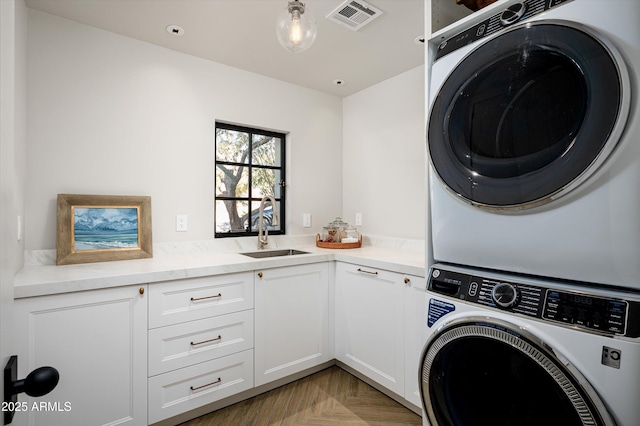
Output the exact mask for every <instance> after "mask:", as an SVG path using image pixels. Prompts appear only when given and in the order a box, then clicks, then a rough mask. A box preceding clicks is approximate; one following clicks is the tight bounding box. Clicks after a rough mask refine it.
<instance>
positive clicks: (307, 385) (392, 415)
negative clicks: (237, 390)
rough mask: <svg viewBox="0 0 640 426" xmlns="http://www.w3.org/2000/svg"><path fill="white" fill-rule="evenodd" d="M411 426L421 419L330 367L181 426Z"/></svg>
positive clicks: (354, 378) (351, 377)
mask: <svg viewBox="0 0 640 426" xmlns="http://www.w3.org/2000/svg"><path fill="white" fill-rule="evenodd" d="M222 425H224V426H236V425H237V426H350V425H353V426H362V425H368V426H392V425H393V426H412V425H416V426H418V425H422V420H421V419H420V416H418V415H416V414H415V413H414V412H412V411H410V410H408V409H407V408H405V407H403V406H402V405H400V404H399V403H397V402H396V401H394V400H393V399H391V398H389V397H387V396H386V395H384V394H383V393H381V392H379V391H377V390H376V389H374V388H373V387H371V386H369V385H368V384H366V383H365V382H363V381H361V380H359V379H358V378H356V377H354V376H353V375H351V374H349V373H347V372H346V371H344V370H342V369H341V368H339V367H335V366H334V367H331V368H327V369H326V370H322V371H320V372H318V373H316V374H313V375H311V376H308V377H305V378H303V379H300V380H298V381H296V382H293V383H290V384H288V385H285V386H281V387H279V388H277V389H273V390H272V391H270V392H266V393H264V394H261V395H258V396H256V397H254V398H251V399H248V400H246V401H242V402H239V403H237V404H234V405H232V406H230V407H226V408H223V409H221V410H218V411H214V412H213V413H210V414H207V415H205V416H202V417H199V418H197V419H194V420H191V421H189V422H186V423H182V424H181V425H180V426H222Z"/></svg>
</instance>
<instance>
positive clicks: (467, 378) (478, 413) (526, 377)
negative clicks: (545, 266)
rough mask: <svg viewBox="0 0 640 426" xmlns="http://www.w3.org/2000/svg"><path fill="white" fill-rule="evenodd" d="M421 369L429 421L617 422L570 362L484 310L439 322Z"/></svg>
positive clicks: (469, 424)
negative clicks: (476, 314)
mask: <svg viewBox="0 0 640 426" xmlns="http://www.w3.org/2000/svg"><path fill="white" fill-rule="evenodd" d="M420 376H421V377H422V384H421V394H422V396H423V408H424V409H425V413H426V415H427V418H428V421H429V424H431V425H432V426H437V425H453V424H455V425H461V426H474V425H478V426H480V425H489V424H490V425H495V426H507V425H509V426H511V425H512V426H538V425H564V426H572V425H576V426H578V425H613V424H615V423H614V422H613V420H612V419H611V417H610V416H609V414H608V413H607V412H606V410H605V409H604V404H603V402H602V401H601V400H600V398H599V397H598V395H597V394H596V392H595V390H594V389H593V388H592V387H591V386H590V385H589V383H588V382H587V380H586V379H585V378H584V377H583V376H582V374H581V373H580V372H579V371H578V370H577V369H576V368H575V367H574V366H573V365H571V364H570V363H569V362H568V361H566V360H565V361H564V362H563V361H561V360H560V359H559V357H558V356H556V355H555V353H554V352H553V351H552V350H550V349H549V347H548V346H547V345H546V344H545V343H544V342H543V341H541V340H540V339H538V338H536V337H535V336H533V335H531V334H530V333H528V332H526V331H525V330H524V329H523V328H521V327H517V326H515V325H512V324H510V323H508V322H506V321H503V320H498V319H496V318H491V317H488V316H487V317H484V316H483V317H468V318H464V317H463V318H459V319H458V320H454V321H451V322H450V323H448V324H447V325H446V326H444V327H442V326H441V328H440V329H439V331H438V333H437V334H436V335H434V336H433V337H432V338H431V339H430V340H429V342H428V343H427V345H426V346H425V349H424V351H423V354H422V360H421V372H420Z"/></svg>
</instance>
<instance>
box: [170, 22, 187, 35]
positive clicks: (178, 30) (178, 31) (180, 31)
mask: <svg viewBox="0 0 640 426" xmlns="http://www.w3.org/2000/svg"><path fill="white" fill-rule="evenodd" d="M167 32H168V33H169V34H171V35H174V36H181V35H184V28H182V27H180V26H178V25H169V26H167Z"/></svg>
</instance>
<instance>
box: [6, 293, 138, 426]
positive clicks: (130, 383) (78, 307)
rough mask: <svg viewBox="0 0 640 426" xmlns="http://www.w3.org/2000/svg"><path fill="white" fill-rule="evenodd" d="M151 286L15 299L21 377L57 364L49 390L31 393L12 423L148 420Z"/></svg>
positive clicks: (95, 424)
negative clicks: (56, 377) (56, 375)
mask: <svg viewBox="0 0 640 426" xmlns="http://www.w3.org/2000/svg"><path fill="white" fill-rule="evenodd" d="M146 288H147V286H146V285H143V286H127V287H117V288H110V289H104V290H91V291H81V292H75V293H66V294H58V295H52V296H42V297H33V298H25V299H18V300H16V301H15V304H14V331H15V332H16V336H17V339H16V343H17V349H18V351H17V352H18V353H17V355H18V370H19V371H18V377H19V378H24V377H25V376H26V375H27V374H28V373H29V372H31V371H32V370H34V369H35V368H38V367H43V366H51V367H54V368H56V369H57V370H58V373H59V374H60V381H59V382H58V385H57V386H56V388H55V389H54V390H53V391H52V392H51V393H49V394H47V395H45V396H43V397H40V398H32V397H27V396H26V394H20V395H19V396H18V401H20V402H26V404H27V408H28V409H27V410H26V412H18V413H16V414H15V417H14V419H13V423H12V425H16V426H22V425H27V424H28V425H30V426H88V425H92V426H99V425H127V426H144V425H147V397H146V392H147V300H146V299H147V291H146Z"/></svg>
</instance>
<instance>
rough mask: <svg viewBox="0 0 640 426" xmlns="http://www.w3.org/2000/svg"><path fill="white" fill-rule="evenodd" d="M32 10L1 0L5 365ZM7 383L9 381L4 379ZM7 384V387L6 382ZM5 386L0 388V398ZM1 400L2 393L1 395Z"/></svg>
mask: <svg viewBox="0 0 640 426" xmlns="http://www.w3.org/2000/svg"><path fill="white" fill-rule="evenodd" d="M26 40H27V37H26V7H25V5H24V1H23V0H0V72H1V75H2V78H0V191H1V196H0V197H1V198H0V261H1V269H0V365H2V366H4V365H6V363H7V360H8V358H9V356H11V355H14V351H13V345H12V341H11V337H12V333H11V330H12V328H11V312H12V307H13V277H14V275H15V274H16V272H17V271H18V270H19V269H20V268H22V264H23V252H24V239H20V240H18V220H17V217H18V216H21V217H24V187H25V146H26V136H25V135H26V115H25V102H26V87H25V72H26ZM2 380H4V379H2ZM0 385H2V384H0ZM3 390H4V385H2V386H0V394H1V393H3ZM0 396H1V395H0Z"/></svg>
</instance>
